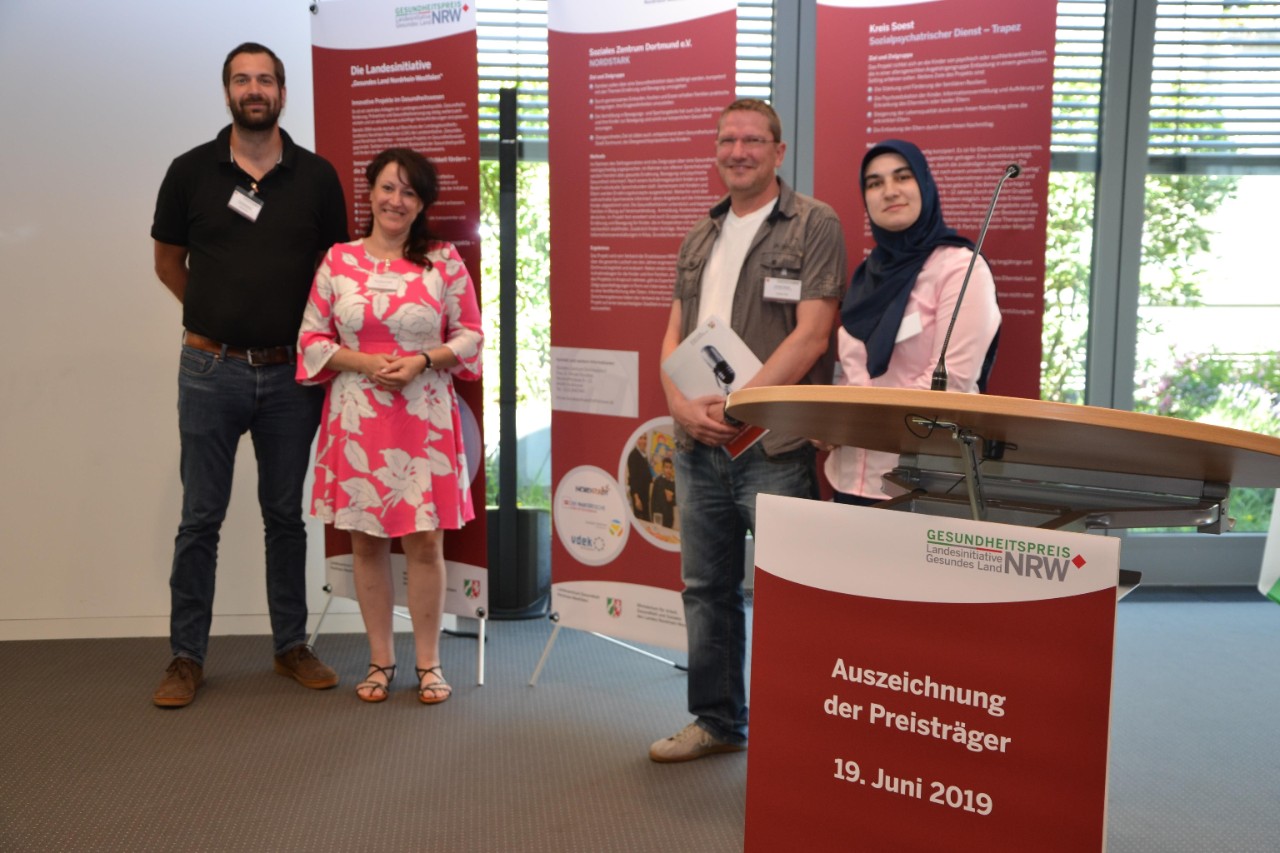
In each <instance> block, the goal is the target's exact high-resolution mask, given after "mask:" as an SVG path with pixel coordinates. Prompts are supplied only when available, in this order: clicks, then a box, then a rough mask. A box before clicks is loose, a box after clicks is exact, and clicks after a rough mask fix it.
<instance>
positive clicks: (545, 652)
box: [529, 611, 561, 687]
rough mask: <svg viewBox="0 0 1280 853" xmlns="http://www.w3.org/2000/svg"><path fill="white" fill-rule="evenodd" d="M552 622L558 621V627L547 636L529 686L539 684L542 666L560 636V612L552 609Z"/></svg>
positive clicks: (549, 617) (549, 616)
mask: <svg viewBox="0 0 1280 853" xmlns="http://www.w3.org/2000/svg"><path fill="white" fill-rule="evenodd" d="M547 618H548V619H550V620H551V621H552V622H554V623H556V627H555V628H554V629H552V631H551V636H550V637H548V638H547V644H546V645H545V646H543V647H542V657H540V658H538V665H537V666H536V667H534V668H533V675H532V676H531V677H530V678H529V686H530V687H537V686H538V676H539V675H540V674H541V673H542V667H543V666H544V665H545V664H546V662H547V657H548V656H549V655H550V654H551V647H552V646H554V645H555V644H556V637H558V636H560V628H561V625H560V614H559V613H558V612H556V611H552V612H551V613H550V614H549V615H548V616H547Z"/></svg>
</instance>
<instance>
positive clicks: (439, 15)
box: [395, 0, 471, 29]
mask: <svg viewBox="0 0 1280 853" xmlns="http://www.w3.org/2000/svg"><path fill="white" fill-rule="evenodd" d="M470 9H471V7H470V5H468V4H466V3H463V2H462V0H439V2H435V3H413V4H411V5H407V6H397V7H396V9H395V16H396V28H397V29H399V28H402V27H431V26H436V25H438V24H456V23H458V22H459V21H461V20H462V15H463V13H465V12H468V11H470Z"/></svg>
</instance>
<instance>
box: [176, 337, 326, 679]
mask: <svg viewBox="0 0 1280 853" xmlns="http://www.w3.org/2000/svg"><path fill="white" fill-rule="evenodd" d="M294 370H295V367H294V365H292V364H276V365H267V366H262V367H253V366H251V365H250V364H249V363H248V362H245V361H240V360H237V359H233V358H221V357H219V356H217V355H214V354H212V353H207V352H202V351H200V350H196V349H192V348H190V347H183V348H182V357H181V362H180V363H179V370H178V430H179V432H180V433H181V437H182V459H181V463H180V473H181V475H182V521H181V523H180V524H179V526H178V536H177V539H176V540H175V541H174V548H173V570H172V572H171V574H170V575H169V591H170V601H171V605H170V612H169V645H170V647H171V649H172V651H173V655H174V657H184V658H190V659H191V660H193V661H195V662H197V663H199V664H202V665H203V663H204V656H205V652H206V650H207V649H208V646H209V625H210V623H211V622H212V621H213V589H214V574H215V573H216V571H217V565H218V538H219V531H220V530H221V528H222V520H223V519H224V518H226V515H227V505H228V504H229V503H230V501H231V477H232V473H233V471H234V469H235V459H236V447H237V445H239V443H240V436H242V435H244V433H245V432H248V433H249V434H250V435H251V436H252V438H253V450H254V455H255V456H256V457H257V460H258V504H259V505H260V506H261V508H262V521H263V526H264V528H265V538H266V557H267V606H268V609H269V610H270V613H271V634H272V640H273V645H274V648H275V653H276V654H283V653H284V652H286V651H288V650H289V649H291V648H293V647H294V646H297V645H300V644H302V643H303V642H305V641H306V627H307V588H306V570H307V534H306V527H305V525H304V523H303V520H302V483H303V480H304V479H305V478H306V475H307V467H308V465H309V464H310V458H311V440H312V439H313V438H314V437H315V433H316V427H317V426H319V424H320V408H321V406H322V405H323V404H324V389H323V388H319V387H306V388H304V387H302V386H301V385H298V384H297V382H295V381H294V378H293V376H294Z"/></svg>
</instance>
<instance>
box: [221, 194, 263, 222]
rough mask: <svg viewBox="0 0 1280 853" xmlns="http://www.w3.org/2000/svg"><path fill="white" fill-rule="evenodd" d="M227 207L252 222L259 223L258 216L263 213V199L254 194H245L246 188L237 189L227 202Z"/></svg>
mask: <svg viewBox="0 0 1280 853" xmlns="http://www.w3.org/2000/svg"><path fill="white" fill-rule="evenodd" d="M227 207H229V208H231V209H232V210H234V211H235V212H236V213H238V214H240V215H241V216H243V217H244V218H245V219H247V220H249V221H250V222H257V221H258V214H259V213H261V212H262V199H260V198H258V197H257V196H256V195H254V194H253V193H250V192H245V189H244V187H236V188H235V191H234V192H232V193H231V200H230V201H228V202H227Z"/></svg>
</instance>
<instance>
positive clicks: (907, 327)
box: [893, 311, 924, 344]
mask: <svg viewBox="0 0 1280 853" xmlns="http://www.w3.org/2000/svg"><path fill="white" fill-rule="evenodd" d="M923 331H924V324H923V323H921V321H920V312H919V311H917V312H916V313H914V314H908V315H907V316H905V317H903V318H902V323H901V324H899V326H898V336H897V337H896V338H894V339H893V342H894V343H895V344H900V343H902V342H903V341H905V340H906V339H907V338H914V337H915V336H916V335H918V334H920V333H921V332H923Z"/></svg>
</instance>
